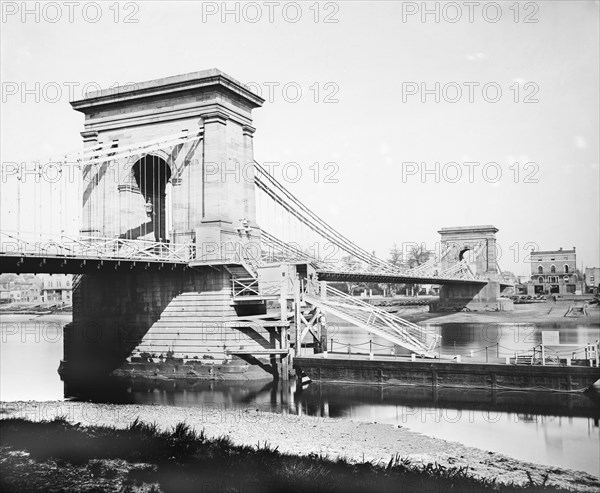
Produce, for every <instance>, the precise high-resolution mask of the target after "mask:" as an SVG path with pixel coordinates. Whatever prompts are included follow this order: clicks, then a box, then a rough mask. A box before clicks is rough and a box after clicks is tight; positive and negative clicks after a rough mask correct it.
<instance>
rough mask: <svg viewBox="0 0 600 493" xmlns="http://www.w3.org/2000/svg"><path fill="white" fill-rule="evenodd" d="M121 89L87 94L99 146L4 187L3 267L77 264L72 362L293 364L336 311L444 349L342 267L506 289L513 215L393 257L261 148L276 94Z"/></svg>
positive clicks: (202, 83) (202, 77) (38, 163)
mask: <svg viewBox="0 0 600 493" xmlns="http://www.w3.org/2000/svg"><path fill="white" fill-rule="evenodd" d="M120 89H121V90H118V91H115V90H107V91H99V92H98V93H93V94H90V95H89V96H88V97H87V98H86V99H84V100H80V101H74V102H72V103H71V104H72V106H73V108H74V109H75V110H76V111H79V112H81V113H83V114H84V115H85V124H84V131H83V132H82V133H81V135H82V137H83V141H84V150H82V151H73V152H68V153H65V154H62V155H60V156H54V157H50V158H47V159H39V160H33V161H29V162H23V163H10V164H9V165H5V166H4V169H3V183H2V186H3V188H4V190H3V194H2V195H3V201H5V200H7V202H8V199H5V197H7V195H9V194H10V196H11V197H12V198H13V199H14V200H12V202H11V207H9V208H8V209H9V210H8V211H7V210H6V208H5V206H4V205H3V207H2V209H3V227H2V230H1V231H0V271H1V272H11V273H42V272H45V273H71V274H76V278H75V282H74V296H73V299H74V312H73V322H72V323H71V324H69V325H68V326H67V327H66V328H65V335H66V336H68V337H66V338H65V359H64V361H63V365H62V371H63V373H64V374H65V375H76V374H79V375H81V374H85V375H88V374H90V375H91V374H99V373H104V374H105V373H107V372H109V371H112V370H115V369H118V368H121V367H122V366H123V364H124V362H128V363H135V362H140V361H141V362H145V363H148V362H149V358H150V360H151V359H152V358H156V357H157V356H160V357H161V358H162V357H163V356H165V357H166V355H169V356H170V357H171V358H178V359H180V360H181V361H182V362H190V361H191V362H194V361H198V360H204V361H205V362H206V360H210V361H213V362H217V363H220V364H224V365H229V366H230V367H231V368H237V370H236V371H237V373H240V372H241V373H243V374H244V375H247V374H248V372H249V370H248V368H247V367H248V366H249V362H250V363H252V364H254V366H258V367H259V368H262V369H263V370H264V371H267V372H268V373H272V374H275V375H281V376H284V374H286V373H287V367H288V364H289V362H290V361H289V360H290V354H293V353H295V354H300V353H301V351H302V348H303V347H305V346H307V345H309V344H306V341H305V338H307V337H309V335H310V336H311V337H312V338H313V345H317V346H318V345H321V346H319V347H321V349H323V344H325V347H326V342H325V343H323V341H324V340H325V341H326V337H325V338H324V337H323V335H324V334H326V331H327V317H329V316H331V317H337V318H339V319H342V320H344V321H346V322H348V323H351V324H354V325H355V326H357V327H359V328H361V329H363V330H365V331H367V332H369V333H373V334H376V335H378V336H379V337H381V338H382V339H385V340H387V341H389V342H390V344H392V345H395V346H399V347H401V348H403V349H404V350H406V351H407V352H409V353H414V354H417V355H419V356H422V357H429V358H435V357H439V354H438V353H437V352H436V345H437V344H438V343H439V336H437V335H436V334H434V333H431V332H429V331H428V330H426V329H424V328H422V327H420V326H419V325H416V324H413V323H411V322H409V321H407V320H404V319H402V318H400V317H397V316H395V315H392V314H389V313H387V312H386V311H384V310H382V309H379V308H376V307H374V306H372V305H370V304H368V303H366V302H364V301H361V300H359V299H356V298H354V297H352V296H350V295H348V294H346V293H343V292H342V291H340V290H338V289H334V288H333V287H332V286H331V285H330V284H328V283H331V282H375V283H390V284H393V283H419V284H438V285H440V286H442V294H441V296H440V299H441V301H442V300H445V301H446V302H448V303H449V304H450V305H451V304H452V303H453V302H456V303H457V304H458V305H461V304H462V305H463V306H466V305H468V304H471V306H476V305H477V304H479V305H480V306H490V305H492V306H496V307H497V306H498V303H499V302H501V301H499V300H500V299H501V298H500V292H501V290H502V289H503V288H504V287H506V286H507V284H506V283H505V282H504V281H503V279H502V274H501V272H500V271H499V268H498V265H497V261H496V257H495V255H496V253H495V233H496V232H497V231H498V230H497V229H496V228H494V227H493V226H477V227H458V228H443V229H442V230H440V234H441V248H440V251H438V252H435V253H434V254H433V255H431V257H430V258H429V260H427V261H426V262H424V263H423V264H422V265H418V266H415V267H413V268H407V267H405V266H400V265H394V264H392V263H390V262H388V261H386V260H383V259H380V258H378V257H376V256H375V255H374V254H373V253H369V252H368V251H366V250H365V249H364V248H361V247H360V246H359V245H358V244H357V243H355V242H354V241H352V240H351V239H349V238H347V237H346V236H344V235H343V234H342V233H340V232H339V231H338V230H336V229H335V228H334V227H333V226H331V225H330V224H328V223H327V222H325V221H324V220H323V219H321V217H320V216H319V214H318V213H317V212H315V211H312V210H311V209H310V208H309V207H307V206H306V205H305V204H304V203H303V202H302V201H300V200H299V199H298V198H297V197H295V196H294V195H293V194H292V193H291V192H290V191H289V190H287V189H286V187H285V186H284V185H283V184H282V183H281V182H280V181H278V180H277V179H276V178H275V177H274V176H273V175H271V174H270V173H269V172H268V171H267V170H266V169H265V167H263V166H261V165H260V164H259V163H258V162H256V161H255V160H254V155H253V144H252V142H253V134H254V132H255V129H254V127H252V125H251V123H252V119H251V112H252V110H253V109H255V108H258V107H260V106H262V104H263V102H264V101H263V100H262V99H261V98H260V97H258V96H257V95H256V94H254V93H252V92H251V91H250V90H249V89H248V88H246V87H245V86H244V85H243V84H241V83H239V82H238V81H236V80H235V79H233V78H231V77H230V76H228V75H226V74H224V73H223V72H220V71H218V70H214V69H213V70H207V71H203V72H196V73H192V74H186V75H183V76H174V77H168V78H165V79H160V80H155V81H149V82H144V83H140V84H136V85H135V87H129V88H120ZM232 165H233V166H234V168H235V167H236V166H237V167H241V166H243V168H244V173H243V178H242V179H239V177H240V173H239V169H237V172H236V170H235V169H234V172H233V173H232V172H231V168H230V167H231V166H232ZM50 175H51V176H52V179H48V177H49V176H50ZM6 214H8V215H9V216H10V217H8V218H7V217H6ZM6 224H10V225H11V226H12V228H11V227H5V225H6ZM273 307H275V310H274V309H273ZM241 334H243V335H244V337H241ZM290 349H293V351H292V352H290ZM240 361H241V363H239V364H238V365H237V366H236V362H240ZM269 362H270V364H271V365H272V367H273V368H275V369H271V370H269V369H268V368H267V366H268V363H269ZM236 371H233V372H232V373H234V374H235V373H236ZM238 376H239V375H238ZM284 377H285V376H284Z"/></svg>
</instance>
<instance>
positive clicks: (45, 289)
mask: <svg viewBox="0 0 600 493" xmlns="http://www.w3.org/2000/svg"><path fill="white" fill-rule="evenodd" d="M38 277H39V278H40V279H41V280H42V283H43V284H42V289H41V298H42V302H43V303H57V302H65V303H70V302H71V296H72V293H73V276H72V275H70V274H38Z"/></svg>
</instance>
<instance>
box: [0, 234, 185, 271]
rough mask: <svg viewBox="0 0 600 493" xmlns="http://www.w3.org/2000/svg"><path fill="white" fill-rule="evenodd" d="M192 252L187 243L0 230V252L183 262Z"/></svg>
mask: <svg viewBox="0 0 600 493" xmlns="http://www.w3.org/2000/svg"><path fill="white" fill-rule="evenodd" d="M194 253H195V252H194V248H193V245H191V244H176V243H163V242H157V241H149V240H137V239H136V240H130V239H124V238H100V237H94V236H82V237H79V238H74V237H71V236H67V235H58V236H56V235H54V236H51V235H41V234H35V235H33V234H28V233H23V232H8V231H2V232H0V255H2V254H4V255H22V256H30V257H66V258H69V257H73V258H75V257H76V258H94V259H114V260H139V261H163V262H177V263H186V262H189V261H190V260H191V259H192V258H193V257H194Z"/></svg>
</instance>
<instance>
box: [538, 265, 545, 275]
mask: <svg viewBox="0 0 600 493" xmlns="http://www.w3.org/2000/svg"><path fill="white" fill-rule="evenodd" d="M543 273H544V268H543V267H542V266H541V265H540V266H539V267H538V274H543Z"/></svg>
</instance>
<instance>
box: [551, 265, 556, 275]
mask: <svg viewBox="0 0 600 493" xmlns="http://www.w3.org/2000/svg"><path fill="white" fill-rule="evenodd" d="M550 274H556V266H555V265H551V266H550Z"/></svg>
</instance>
